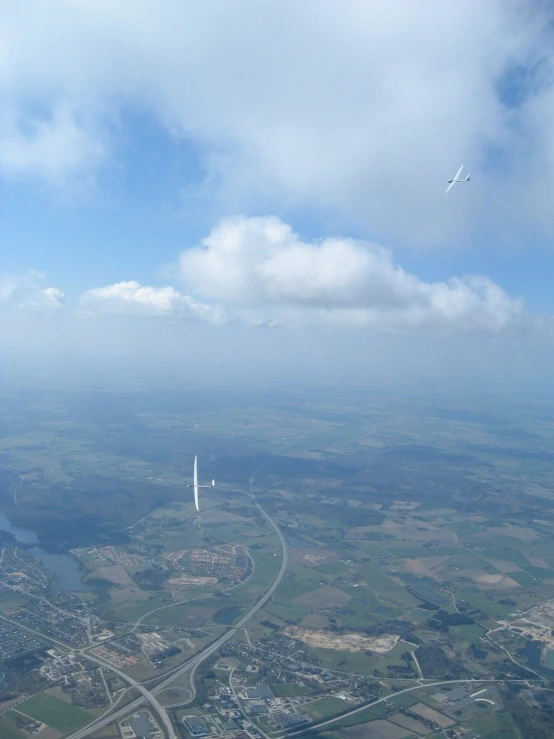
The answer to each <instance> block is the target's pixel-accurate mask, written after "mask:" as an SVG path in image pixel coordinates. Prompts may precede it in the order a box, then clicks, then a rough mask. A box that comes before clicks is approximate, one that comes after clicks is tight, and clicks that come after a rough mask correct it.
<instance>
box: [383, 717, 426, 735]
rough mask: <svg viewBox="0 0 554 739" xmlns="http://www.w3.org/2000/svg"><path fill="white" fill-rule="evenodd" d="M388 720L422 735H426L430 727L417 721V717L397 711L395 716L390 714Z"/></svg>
mask: <svg viewBox="0 0 554 739" xmlns="http://www.w3.org/2000/svg"><path fill="white" fill-rule="evenodd" d="M388 721H391V722H392V723H393V724H397V725H398V726H402V728H403V729H409V730H410V731H413V732H414V734H419V735H420V736H426V735H427V734H428V733H429V729H428V728H427V727H426V726H425V724H423V723H422V722H421V721H417V720H416V719H415V718H410V717H409V716H404V715H403V714H402V713H395V714H394V716H389V717H388Z"/></svg>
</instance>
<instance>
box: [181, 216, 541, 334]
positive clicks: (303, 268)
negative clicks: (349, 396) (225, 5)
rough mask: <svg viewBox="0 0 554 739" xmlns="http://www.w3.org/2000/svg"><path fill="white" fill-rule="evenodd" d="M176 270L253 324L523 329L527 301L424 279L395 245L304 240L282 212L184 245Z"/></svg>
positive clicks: (491, 287)
mask: <svg viewBox="0 0 554 739" xmlns="http://www.w3.org/2000/svg"><path fill="white" fill-rule="evenodd" d="M179 273H180V276H181V279H182V280H183V282H184V284H185V285H186V288H187V289H188V290H189V291H190V292H192V293H193V294H195V295H198V296H200V298H201V299H203V300H207V301H214V302H215V303H217V304H223V305H224V306H227V309H228V310H229V311H233V312H234V315H236V316H238V317H241V318H243V319H245V320H247V321H249V322H251V323H254V324H269V325H271V324H275V323H282V324H297V323H320V324H321V323H323V324H331V325H351V326H359V327H371V328H377V329H386V330H414V329H440V330H444V331H451V332H464V333H484V334H502V333H514V332H515V333H518V332H525V331H527V330H528V329H529V328H530V326H531V319H530V318H529V316H528V315H527V313H526V312H525V310H524V306H523V302H522V301H521V300H519V299H514V298H511V297H509V296H508V295H507V294H506V293H505V292H504V290H502V288H501V287H499V286H498V285H497V284H495V283H494V282H492V281H491V280H490V279H489V278H487V277H483V276H468V277H462V278H460V277H453V278H452V279H450V280H449V281H448V282H424V281H422V280H420V279H419V278H418V277H416V276H415V275H413V274H410V273H409V272H407V271H406V270H404V269H402V267H400V266H399V265H398V264H396V263H395V261H394V260H393V258H392V255H391V253H390V251H389V250H387V249H385V248H383V247H382V246H378V245H376V244H372V243H368V242H364V241H357V240H354V239H340V238H328V239H323V240H321V241H318V242H311V243H309V242H305V241H302V239H301V238H300V237H299V236H298V235H297V234H295V233H294V232H293V231H292V229H291V228H290V226H288V225H287V224H285V223H283V222H282V221H281V220H280V219H278V218H276V217H263V218H262V217H259V218H244V217H243V218H235V219H230V220H225V221H223V222H222V223H221V224H219V225H218V226H217V227H216V228H214V229H213V230H212V231H211V233H210V234H209V235H208V236H207V237H206V238H205V239H204V240H203V241H202V242H201V244H200V245H199V246H197V247H194V248H191V249H187V250H186V251H184V252H183V253H182V254H181V256H180V259H179Z"/></svg>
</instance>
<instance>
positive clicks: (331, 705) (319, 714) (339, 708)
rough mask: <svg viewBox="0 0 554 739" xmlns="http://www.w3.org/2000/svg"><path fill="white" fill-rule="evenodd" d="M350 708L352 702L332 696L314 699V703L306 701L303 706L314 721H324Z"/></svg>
mask: <svg viewBox="0 0 554 739" xmlns="http://www.w3.org/2000/svg"><path fill="white" fill-rule="evenodd" d="M350 710H352V706H351V704H349V703H348V702H347V701H341V699H340V698H334V697H332V696H331V697H330V698H321V699H320V700H317V701H313V703H304V705H303V706H302V711H303V712H304V711H305V712H306V713H307V714H308V715H309V716H310V717H311V718H312V720H313V721H323V720H325V719H328V718H331V717H332V716H336V715H337V714H339V713H346V711H350Z"/></svg>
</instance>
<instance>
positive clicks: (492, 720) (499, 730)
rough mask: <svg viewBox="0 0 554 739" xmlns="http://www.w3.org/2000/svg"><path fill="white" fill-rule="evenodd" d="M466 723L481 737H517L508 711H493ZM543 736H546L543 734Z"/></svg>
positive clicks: (483, 738)
mask: <svg viewBox="0 0 554 739" xmlns="http://www.w3.org/2000/svg"><path fill="white" fill-rule="evenodd" d="M468 725H469V726H470V727H471V729H472V731H474V732H476V733H478V734H479V736H480V737H481V739H497V737H500V736H501V737H502V739H518V738H519V737H520V734H519V732H518V731H517V729H516V728H515V726H514V724H513V721H512V719H511V717H510V714H509V713H505V712H502V713H497V712H495V711H493V712H491V713H488V714H487V715H486V716H482V717H481V718H478V719H475V720H474V721H469V722H468ZM545 736H547V735H546V734H545Z"/></svg>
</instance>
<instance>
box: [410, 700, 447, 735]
mask: <svg viewBox="0 0 554 739" xmlns="http://www.w3.org/2000/svg"><path fill="white" fill-rule="evenodd" d="M410 711H413V712H414V713H417V714H418V716H423V718H426V719H428V720H429V721H434V722H435V723H436V724H438V725H439V726H440V727H441V729H445V728H447V727H448V726H452V724H455V723H456V722H455V721H452V719H450V718H448V716H445V715H444V713H439V712H438V711H435V709H434V708H429V706H426V705H425V703H416V704H415V706H410Z"/></svg>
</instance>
